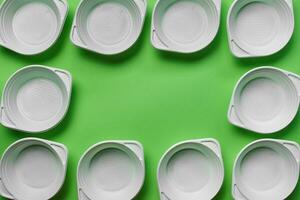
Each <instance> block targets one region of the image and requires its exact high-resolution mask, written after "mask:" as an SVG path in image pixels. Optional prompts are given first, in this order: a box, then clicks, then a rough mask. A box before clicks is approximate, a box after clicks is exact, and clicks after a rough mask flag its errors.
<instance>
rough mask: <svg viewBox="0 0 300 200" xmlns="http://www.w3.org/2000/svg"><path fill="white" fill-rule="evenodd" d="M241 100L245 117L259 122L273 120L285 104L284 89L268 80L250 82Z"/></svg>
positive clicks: (261, 79) (260, 79)
mask: <svg viewBox="0 0 300 200" xmlns="http://www.w3.org/2000/svg"><path fill="white" fill-rule="evenodd" d="M240 98H241V100H240V101H241V103H240V106H241V111H242V113H243V115H244V116H245V117H247V118H250V119H253V120H257V121H268V120H272V119H273V118H274V117H276V116H277V115H278V113H280V111H281V110H282V108H283V107H284V104H285V92H284V89H283V88H282V87H281V86H280V85H279V84H277V83H276V82H274V81H273V80H271V79H268V78H256V79H254V80H252V81H250V82H249V83H248V84H247V85H246V86H245V87H244V89H243V91H242V93H241V97H240Z"/></svg>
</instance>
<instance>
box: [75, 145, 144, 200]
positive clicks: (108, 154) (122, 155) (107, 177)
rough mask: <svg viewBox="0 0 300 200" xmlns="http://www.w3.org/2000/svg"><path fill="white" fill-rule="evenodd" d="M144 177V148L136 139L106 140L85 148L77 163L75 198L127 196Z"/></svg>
mask: <svg viewBox="0 0 300 200" xmlns="http://www.w3.org/2000/svg"><path fill="white" fill-rule="evenodd" d="M144 178H145V165H144V151H143V147H142V145H141V144H140V143H138V142H136V141H106V142H102V143H98V144H96V145H94V146H92V147H91V148H89V149H88V150H87V151H86V152H85V153H84V154H83V156H82V157H81V159H80V161H79V164H78V172H77V184H78V196H79V197H78V199H79V200H98V199H109V200H123V199H124V200H129V199H133V198H134V197H135V196H136V195H137V193H138V192H139V191H140V189H141V187H142V185H143V183H144Z"/></svg>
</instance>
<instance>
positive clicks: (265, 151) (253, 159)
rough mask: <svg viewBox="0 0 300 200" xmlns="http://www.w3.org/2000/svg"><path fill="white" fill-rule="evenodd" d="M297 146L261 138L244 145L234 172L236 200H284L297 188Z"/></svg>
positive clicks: (291, 143) (233, 191)
mask: <svg viewBox="0 0 300 200" xmlns="http://www.w3.org/2000/svg"><path fill="white" fill-rule="evenodd" d="M299 158H300V147H299V145H298V144H297V143H295V142H292V141H284V140H274V139H263V140H257V141H255V142H252V143H250V144H249V145H247V146H246V147H245V148H244V149H243V150H242V151H241V152H240V153H239V155H238V157H237V159H236V161H235V164H234V172H233V182H232V183H233V185H232V194H233V197H234V199H235V200H247V199H255V200H283V199H286V198H287V197H288V196H289V195H290V194H291V193H292V191H293V190H294V188H295V187H296V184H297V182H298V177H299Z"/></svg>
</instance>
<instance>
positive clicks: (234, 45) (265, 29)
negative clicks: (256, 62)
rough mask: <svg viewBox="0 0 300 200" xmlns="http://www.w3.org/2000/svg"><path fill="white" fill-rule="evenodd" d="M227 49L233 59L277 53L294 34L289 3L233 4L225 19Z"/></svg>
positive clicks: (242, 1)
mask: <svg viewBox="0 0 300 200" xmlns="http://www.w3.org/2000/svg"><path fill="white" fill-rule="evenodd" d="M227 29H228V36H229V46H230V49H231V51H232V53H233V54H234V55H235V56H237V57H259V56H268V55H271V54H274V53H276V52H278V51H279V50H281V49H282V48H283V47H284V46H285V45H286V44H287V43H288V41H289V40H290V38H291V36H292V34H293V31H294V13H293V2H292V1H291V0H272V1H270V0H260V1H256V0H235V1H234V3H233V4H232V6H231V8H230V10H229V13H228V19H227Z"/></svg>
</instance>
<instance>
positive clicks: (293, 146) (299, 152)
mask: <svg viewBox="0 0 300 200" xmlns="http://www.w3.org/2000/svg"><path fill="white" fill-rule="evenodd" d="M282 144H283V145H284V146H285V147H286V148H288V149H289V151H290V152H291V153H292V154H293V156H294V157H295V159H296V161H297V163H298V166H300V146H299V144H298V143H296V142H292V141H283V142H282Z"/></svg>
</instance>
